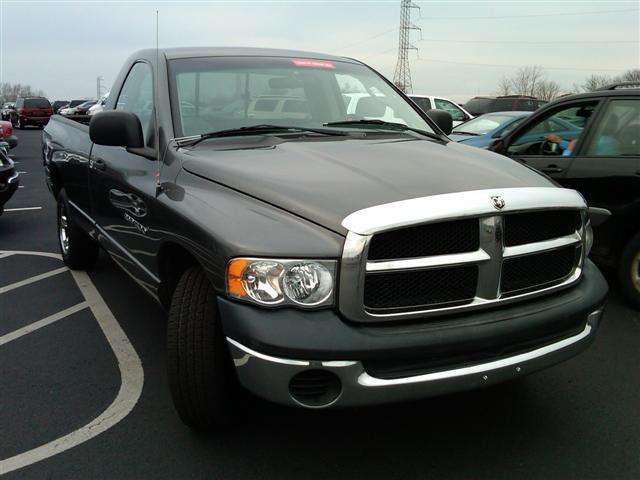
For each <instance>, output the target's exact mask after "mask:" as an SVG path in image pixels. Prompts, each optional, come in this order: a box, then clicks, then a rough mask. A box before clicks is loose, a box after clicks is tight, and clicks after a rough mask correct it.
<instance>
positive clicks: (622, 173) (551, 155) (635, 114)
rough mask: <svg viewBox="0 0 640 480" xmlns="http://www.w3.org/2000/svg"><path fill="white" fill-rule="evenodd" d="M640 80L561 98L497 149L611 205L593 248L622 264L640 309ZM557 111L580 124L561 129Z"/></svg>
mask: <svg viewBox="0 0 640 480" xmlns="http://www.w3.org/2000/svg"><path fill="white" fill-rule="evenodd" d="M634 87H635V88H634ZM638 87H640V85H639V84H633V83H622V84H616V85H611V86H608V87H605V88H603V89H601V90H599V91H596V92H592V93H584V94H579V95H572V96H568V97H564V98H562V99H560V100H557V101H554V102H552V103H550V104H548V105H546V106H545V107H544V108H542V109H540V111H538V112H536V113H534V114H533V115H531V117H529V118H528V119H526V120H525V121H524V122H522V124H520V125H519V126H518V127H516V128H515V129H514V130H513V131H512V132H511V133H510V134H508V135H507V136H506V137H504V138H502V139H498V140H497V141H495V142H494V144H493V145H492V146H491V147H490V149H491V150H493V151H495V152H498V153H502V154H504V155H507V156H509V157H511V158H514V159H517V160H519V161H521V162H523V163H526V164H527V165H529V166H531V167H533V168H535V169H537V170H539V171H541V172H544V173H546V174H547V175H549V176H550V177H551V178H553V179H554V180H556V181H557V182H558V183H559V184H561V185H562V186H563V187H567V188H572V189H575V190H578V191H579V192H580V193H582V195H583V196H584V197H585V198H586V200H587V202H588V203H589V205H590V206H592V207H601V208H604V209H607V210H609V211H610V212H611V216H610V217H609V218H608V219H607V220H606V221H605V222H604V223H603V224H602V225H599V226H598V225H594V227H595V229H594V233H595V243H594V246H593V250H592V256H593V257H594V259H595V260H597V261H598V262H599V263H600V264H606V265H609V266H614V267H616V268H617V272H618V277H619V280H620V284H621V288H622V289H623V291H624V293H625V294H626V295H627V297H628V298H629V300H630V301H631V303H632V305H634V306H635V307H636V308H638V309H640V88H638ZM554 119H562V120H565V121H568V122H570V123H573V124H574V125H576V126H577V127H579V128H578V129H577V130H576V131H575V132H572V133H570V134H568V133H567V132H566V131H565V132H561V131H558V130H557V125H558V122H554V121H553V120H554ZM563 137H564V138H563Z"/></svg>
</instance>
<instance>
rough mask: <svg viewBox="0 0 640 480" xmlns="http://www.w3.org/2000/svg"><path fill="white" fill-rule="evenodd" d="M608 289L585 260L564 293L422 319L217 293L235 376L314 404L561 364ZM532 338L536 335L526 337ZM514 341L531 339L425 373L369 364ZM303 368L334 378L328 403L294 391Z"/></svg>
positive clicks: (406, 395) (261, 391)
mask: <svg viewBox="0 0 640 480" xmlns="http://www.w3.org/2000/svg"><path fill="white" fill-rule="evenodd" d="M607 290H608V288H607V285H606V282H605V280H604V279H603V277H602V275H601V274H600V272H599V271H598V270H597V268H596V267H595V266H593V264H592V263H591V262H586V265H585V269H584V276H583V278H582V280H581V281H580V283H579V284H578V285H576V286H574V287H572V288H570V289H568V290H565V291H563V292H559V293H556V294H554V295H550V296H547V297H541V298H539V299H537V300H533V301H529V302H526V303H522V304H515V305H511V306H509V307H504V308H501V309H496V310H494V311H488V312H487V311H485V312H478V313H473V314H466V315H463V316H457V317H456V318H453V319H443V320H442V321H440V322H438V321H435V320H433V319H430V320H429V321H428V322H427V323H428V325H425V324H421V325H395V326H389V327H383V326H375V327H363V326H360V325H357V326H354V325H351V324H348V323H347V322H345V321H343V320H342V319H341V318H340V317H338V315H337V314H336V313H335V312H333V311H329V310H325V311H319V312H299V311H294V310H284V309H283V310H279V311H278V310H271V311H264V310H259V309H255V308H253V307H248V306H246V305H239V304H236V303H233V302H229V301H226V300H219V306H220V313H221V318H222V321H223V327H224V329H225V333H226V335H227V340H228V346H229V350H230V353H231V357H232V359H233V362H234V365H235V367H236V372H237V374H238V378H239V380H240V383H241V384H242V385H243V386H244V387H245V388H247V389H248V390H250V391H251V392H253V393H254V394H256V395H258V396H260V397H263V398H265V399H267V400H271V401H273V402H276V403H280V404H284V405H291V406H306V407H314V408H317V407H328V406H357V405H373V404H380V403H389V402H396V401H404V400H413V399H419V398H425V397H429V396H434V395H440V394H445V393H452V392H456V391H462V390H468V389H473V388H477V387H482V386H487V385H492V384H495V383H499V382H503V381H506V380H510V379H514V378H518V377H520V376H522V375H526V374H529V373H531V372H534V371H536V370H540V369H543V368H546V367H549V366H551V365H554V364H557V363H560V362H562V361H564V360H567V359H569V358H571V357H573V356H574V355H576V354H578V353H579V352H581V351H582V350H584V349H585V348H586V347H587V346H588V345H589V344H590V343H591V342H592V341H593V338H594V336H595V333H596V331H597V329H598V325H599V322H600V317H601V315H602V311H603V305H604V302H605V300H606V295H607ZM561 332H562V335H560V336H558V334H560V333H561ZM567 332H568V333H567ZM554 334H555V337H553V335H554ZM533 338H538V339H541V340H540V341H539V342H538V343H534V344H531V341H530V340H531V339H533ZM550 338H552V340H549V339H550ZM542 339H546V340H542ZM527 340H528V343H527ZM510 343H512V344H523V345H528V346H527V348H526V349H519V350H517V351H512V352H511V353H509V354H502V355H493V356H486V357H484V358H475V359H474V360H473V361H469V360H468V359H467V360H465V361H453V360H452V361H451V362H449V363H448V364H447V363H446V362H445V363H442V362H440V363H439V364H437V365H436V367H434V368H430V369H428V370H427V371H425V373H419V372H416V371H415V370H414V371H412V372H409V371H408V370H407V373H406V374H404V375H403V374H402V372H400V373H398V372H396V373H395V374H393V375H386V374H385V375H380V376H377V375H376V373H375V372H374V371H373V370H372V369H371V367H370V366H371V365H372V364H374V363H375V362H376V361H379V360H381V359H382V360H385V359H391V360H395V361H398V362H400V363H402V361H403V359H404V358H407V359H408V358H415V357H417V356H422V357H437V356H440V357H443V356H444V357H445V358H446V357H447V356H450V357H451V358H452V359H453V358H458V359H459V358H461V356H460V355H461V354H464V353H465V352H467V353H468V352H469V351H472V350H478V349H479V348H480V349H484V350H487V351H495V350H496V349H497V348H498V349H499V347H501V346H502V347H504V346H505V345H509V344H510ZM287 352H288V353H287ZM307 371H322V372H324V373H326V374H328V375H329V376H331V377H333V378H337V379H339V382H338V384H339V385H340V387H339V391H338V393H337V394H336V395H335V396H330V397H329V398H328V400H327V401H326V402H324V403H322V402H313V403H307V402H306V399H303V400H301V398H300V397H298V396H296V395H295V393H293V394H292V392H293V387H292V385H294V383H293V382H295V379H294V377H296V375H298V374H301V373H303V372H307Z"/></svg>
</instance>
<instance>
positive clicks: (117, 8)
mask: <svg viewBox="0 0 640 480" xmlns="http://www.w3.org/2000/svg"><path fill="white" fill-rule="evenodd" d="M416 4H418V5H419V6H420V7H421V11H420V12H418V11H417V10H415V11H414V12H413V21H414V23H415V25H416V26H418V27H420V28H421V29H422V40H421V37H420V32H418V31H415V32H412V43H413V44H414V45H415V46H416V47H418V49H419V52H418V54H416V53H415V52H412V53H411V59H412V61H411V73H412V78H413V90H414V93H423V94H437V95H443V96H447V97H451V98H453V99H454V100H456V101H466V100H467V99H468V98H469V97H472V96H474V95H477V94H492V93H495V90H496V88H497V84H498V81H499V79H500V78H501V77H502V76H504V75H508V74H510V73H513V71H514V70H515V69H516V68H517V67H518V66H522V65H541V66H543V67H545V70H546V72H547V77H548V78H549V79H553V80H556V81H557V82H559V83H560V84H561V85H562V86H563V87H564V88H566V89H567V90H569V89H571V87H572V86H573V84H574V83H581V82H582V80H583V79H584V78H585V77H586V76H588V75H590V74H592V73H597V74H608V75H615V74H617V73H620V72H621V71H624V70H628V69H631V68H640V13H639V11H638V8H640V0H631V1H626V2H616V1H581V2H576V1H560V0H554V1H540V0H539V1H535V2H519V1H508V2H504V1H493V2H486V1H479V0H478V1H451V0H450V1H446V2H441V1H438V2H432V1H416ZM156 9H157V10H159V12H160V47H174V46H207V45H208V46H212V45H224V46H227V45H238V46H259V47H274V48H293V49H301V50H311V51H318V52H326V53H333V54H338V55H346V56H352V57H356V58H358V59H360V60H363V61H364V62H365V63H368V64H369V65H371V66H372V67H374V68H376V69H377V70H379V71H380V72H381V73H382V74H384V75H386V76H387V77H389V78H391V79H392V78H393V73H394V69H395V63H396V57H397V48H398V23H399V15H400V1H399V0H389V1H332V0H322V1H314V0H307V1H242V0H238V1H208V2H207V1H199V2H188V1H185V2H165V1H146V2H145V1H89V0H87V1H66V0H55V1H29V0H20V1H13V0H0V12H1V19H0V37H1V44H0V64H1V67H2V68H1V72H0V81H6V82H12V83H15V82H20V83H24V84H29V85H31V86H32V87H34V88H36V89H42V90H44V91H45V92H46V93H47V95H48V96H49V98H50V99H52V100H55V99H67V100H68V99H71V98H89V97H95V96H96V77H97V76H102V77H103V78H104V85H105V91H106V90H108V89H109V88H110V86H111V82H113V80H114V79H115V76H116V74H117V72H118V70H119V69H120V67H121V65H122V62H123V61H124V60H125V59H126V58H127V57H128V56H129V54H130V53H132V52H133V51H134V50H137V49H140V48H146V47H153V46H155V11H156ZM589 12H596V13H589Z"/></svg>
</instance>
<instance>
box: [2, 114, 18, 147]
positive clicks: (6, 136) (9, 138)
mask: <svg viewBox="0 0 640 480" xmlns="http://www.w3.org/2000/svg"><path fill="white" fill-rule="evenodd" d="M0 142H7V143H8V144H9V148H15V147H17V146H18V137H16V136H15V135H13V129H12V128H11V122H5V121H4V120H0Z"/></svg>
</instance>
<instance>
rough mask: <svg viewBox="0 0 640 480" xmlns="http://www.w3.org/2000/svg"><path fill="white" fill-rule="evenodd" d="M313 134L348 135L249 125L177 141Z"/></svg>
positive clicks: (304, 129) (311, 129)
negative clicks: (270, 134) (272, 134)
mask: <svg viewBox="0 0 640 480" xmlns="http://www.w3.org/2000/svg"><path fill="white" fill-rule="evenodd" d="M305 132H312V133H318V134H320V135H329V136H334V137H344V136H345V135H347V134H346V133H345V132H340V131H335V130H328V129H324V128H307V127H289V126H283V125H268V124H260V125H247V126H245V127H240V128H230V129H228V130H218V131H215V132H208V133H202V134H200V135H195V136H191V137H184V138H183V139H176V140H177V143H178V145H180V146H186V145H195V144H197V143H199V142H201V141H202V140H206V139H207V138H222V137H235V136H241V135H254V134H260V133H305Z"/></svg>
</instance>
